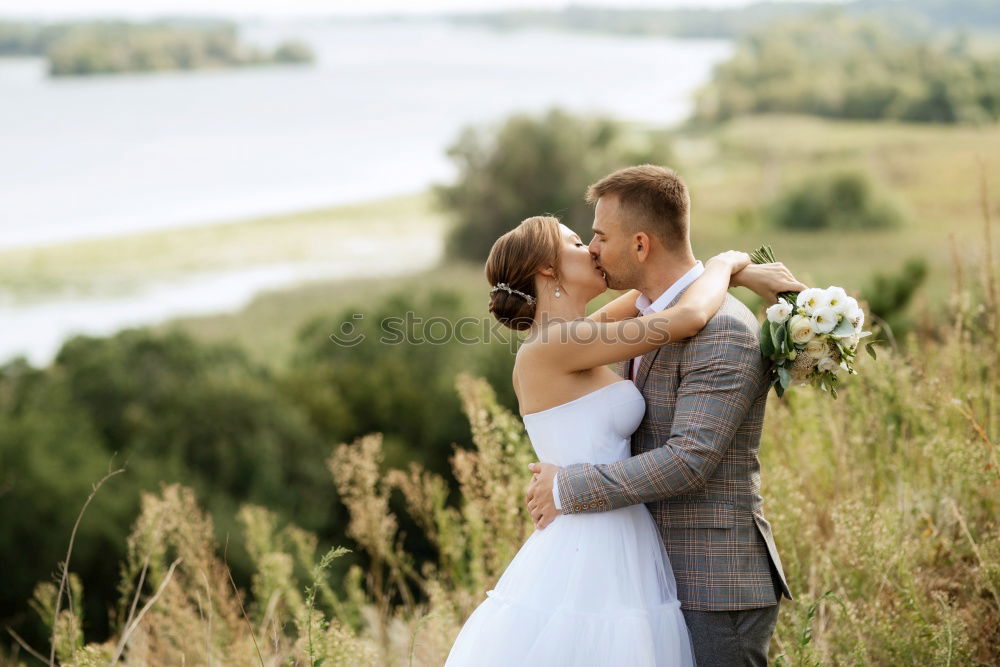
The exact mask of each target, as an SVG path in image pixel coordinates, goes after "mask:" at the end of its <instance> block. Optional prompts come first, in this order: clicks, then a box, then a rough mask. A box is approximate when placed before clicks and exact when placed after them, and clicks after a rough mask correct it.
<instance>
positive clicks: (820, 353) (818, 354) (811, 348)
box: [806, 338, 830, 361]
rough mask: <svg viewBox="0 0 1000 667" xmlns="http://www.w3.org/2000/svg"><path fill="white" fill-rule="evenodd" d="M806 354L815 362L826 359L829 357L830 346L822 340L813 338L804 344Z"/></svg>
mask: <svg viewBox="0 0 1000 667" xmlns="http://www.w3.org/2000/svg"><path fill="white" fill-rule="evenodd" d="M806 354H808V355H809V357H810V358H811V359H815V360H816V361H819V360H820V359H826V358H827V357H829V356H830V344H829V343H828V342H827V341H826V340H824V339H822V338H813V339H812V340H811V341H809V342H808V343H806Z"/></svg>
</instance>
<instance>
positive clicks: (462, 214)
mask: <svg viewBox="0 0 1000 667" xmlns="http://www.w3.org/2000/svg"><path fill="white" fill-rule="evenodd" d="M448 155H449V157H451V159H452V160H453V161H454V162H455V164H456V165H457V167H458V172H459V175H458V179H457V181H456V182H455V183H454V184H453V185H447V186H439V187H437V188H436V189H435V192H436V194H437V197H438V200H439V202H440V203H441V205H442V206H443V207H444V208H445V209H446V210H448V211H450V212H451V213H452V214H453V216H454V217H455V219H456V225H455V227H454V228H453V230H452V232H451V234H450V236H449V238H448V252H449V254H450V255H451V256H453V257H463V258H468V259H472V260H476V261H481V260H483V259H485V258H486V256H487V255H488V254H489V250H490V248H491V247H492V246H493V242H494V241H496V239H497V237H499V236H500V235H501V234H503V233H504V232H506V231H508V230H510V229H511V228H513V227H514V226H516V225H517V224H518V223H519V222H520V221H521V220H523V219H524V218H527V217H530V216H533V215H541V214H552V215H556V216H558V217H559V218H560V219H561V220H563V222H565V223H566V224H567V225H569V226H570V227H572V228H573V229H574V230H576V231H577V232H579V234H580V235H581V236H582V237H583V238H589V236H590V235H589V229H590V223H591V221H592V219H593V212H592V210H591V208H590V207H589V206H588V205H587V204H586V203H585V202H584V200H583V195H584V192H585V191H586V189H587V186H588V185H590V184H591V183H593V182H594V181H596V180H598V179H599V178H601V177H602V176H604V175H606V174H607V173H609V172H611V171H614V170H615V169H619V168H621V167H625V166H629V165H633V164H643V163H655V164H664V163H668V162H671V154H670V150H669V143H668V140H667V137H666V136H665V135H664V134H663V133H661V132H649V131H642V130H638V129H635V128H631V127H629V126H627V125H624V124H622V123H619V122H615V121H612V120H609V119H606V118H581V117H577V116H572V115H570V114H568V113H566V112H563V111H560V110H558V109H555V110H552V111H549V112H548V113H546V114H544V115H542V116H529V115H515V116H512V117H510V118H509V119H508V120H507V121H506V122H505V123H504V124H503V125H502V126H500V127H499V128H497V129H494V128H468V129H466V130H464V131H463V132H462V133H461V135H460V136H459V137H458V140H457V141H456V142H455V143H454V144H453V145H452V146H451V148H449V150H448Z"/></svg>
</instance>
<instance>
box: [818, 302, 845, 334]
mask: <svg viewBox="0 0 1000 667" xmlns="http://www.w3.org/2000/svg"><path fill="white" fill-rule="evenodd" d="M839 321H840V316H839V315H838V314H837V311H835V310H834V309H833V308H831V307H829V306H825V307H823V308H817V309H816V310H815V311H813V315H812V323H813V330H814V331H815V332H816V333H818V334H825V333H830V332H831V331H833V328H834V327H835V326H837V322H839Z"/></svg>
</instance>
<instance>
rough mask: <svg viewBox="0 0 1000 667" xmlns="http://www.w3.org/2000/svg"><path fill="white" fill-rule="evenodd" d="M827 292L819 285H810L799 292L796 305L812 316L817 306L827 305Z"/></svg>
mask: <svg viewBox="0 0 1000 667" xmlns="http://www.w3.org/2000/svg"><path fill="white" fill-rule="evenodd" d="M826 302H827V298H826V293H825V292H824V291H823V290H821V289H820V288H818V287H810V288H808V289H804V290H802V291H801V292H799V296H798V298H797V299H795V305H796V306H797V307H799V308H801V309H802V310H804V311H805V313H806V315H809V316H812V314H813V312H815V310H816V309H817V308H822V307H823V306H825V305H826Z"/></svg>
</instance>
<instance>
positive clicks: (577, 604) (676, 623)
mask: <svg viewBox="0 0 1000 667" xmlns="http://www.w3.org/2000/svg"><path fill="white" fill-rule="evenodd" d="M586 196H587V201H588V202H590V203H592V204H594V206H595V208H594V223H593V238H592V239H591V241H590V244H589V245H587V244H584V243H583V241H582V239H580V237H579V236H578V235H577V234H576V233H574V232H573V231H572V230H571V229H570V228H568V227H567V226H565V225H563V224H561V223H560V222H559V220H557V219H556V218H553V217H542V216H539V217H533V218H528V219H527V220H525V221H523V222H522V223H521V224H520V225H518V226H517V227H516V228H514V229H512V230H511V231H509V232H507V233H506V234H504V235H503V236H501V237H500V238H499V239H498V240H497V241H496V243H495V244H494V245H493V249H492V250H491V251H490V255H489V258H488V260H487V262H486V278H487V280H488V281H489V283H490V285H491V286H492V287H491V290H490V304H489V309H490V312H491V313H492V314H493V316H494V317H496V318H497V320H498V321H500V322H501V323H502V324H504V325H506V326H508V327H510V328H512V329H515V330H518V331H523V332H525V333H526V336H525V338H524V341H523V343H522V345H521V346H520V347H519V349H518V351H517V354H516V358H515V362H514V373H513V383H514V391H515V393H516V395H517V399H518V403H519V406H520V413H521V417H522V419H523V421H524V425H525V428H526V430H527V433H528V436H529V437H530V439H531V443H532V446H533V447H534V450H535V453H536V454H537V456H538V459H539V460H540V461H542V463H535V464H532V466H531V469H532V471H533V473H534V475H533V477H532V480H531V483H530V485H529V486H528V489H527V493H526V497H527V504H528V510H529V511H530V513H531V518H532V520H533V521H534V524H535V528H536V530H535V532H534V533H533V534H532V535H531V536H530V537H529V538H528V539H527V540H526V541H525V543H524V545H523V546H522V547H521V549H520V550H519V551H518V553H517V555H516V556H515V557H514V559H513V560H512V561H511V563H510V565H509V566H508V567H507V569H506V570H505V571H504V573H503V575H502V576H501V577H500V579H499V581H498V582H497V584H496V587H495V588H494V589H493V590H491V591H489V592H488V593H487V598H486V600H485V601H484V602H483V603H482V604H480V605H479V607H477V608H476V610H475V611H474V612H473V614H472V615H471V616H470V617H469V619H468V621H467V622H466V623H465V625H464V627H463V628H462V630H461V632H460V633H459V635H458V638H457V639H456V641H455V643H454V645H453V646H452V649H451V653H450V655H449V657H448V662H447V665H449V666H450V667H457V666H464V665H469V666H473V665H474V666H476V667H484V666H488V665H497V666H500V665H503V666H509V665H544V666H546V667H552V666H554V665H565V666H567V667H569V666H572V667H581V666H586V665H593V666H595V667H596V666H607V667H611V666H616V667H617V666H629V667H634V666H640V665H649V666H661V667H662V666H668V665H669V666H673V665H699V666H723V665H725V666H727V667H729V666H735V665H765V664H767V652H768V644H769V643H770V639H771V635H772V634H773V632H774V628H775V624H776V622H777V618H778V604H779V602H780V600H781V598H782V596H784V597H787V598H789V599H791V594H790V593H789V590H788V586H787V584H786V582H785V576H784V572H783V571H782V568H781V559H780V558H779V557H778V550H777V548H776V547H775V543H774V539H773V537H772V534H771V526H770V524H769V523H768V522H767V520H766V519H765V518H764V511H763V504H764V501H763V498H762V497H761V495H760V488H761V475H760V462H759V460H758V457H757V452H758V449H759V446H760V433H761V427H762V426H763V423H764V407H765V404H766V402H767V395H768V390H769V388H770V382H769V376H768V370H769V366H768V363H769V362H768V361H767V360H766V359H765V358H764V357H762V355H761V352H760V348H759V344H758V339H757V331H758V329H759V325H758V322H757V320H756V318H755V317H754V315H753V313H752V312H751V311H750V310H749V309H748V308H747V307H746V306H744V305H743V304H742V303H741V302H740V301H739V300H737V299H736V298H734V297H733V296H732V295H730V294H729V293H728V292H729V289H730V288H732V287H737V286H741V287H745V288H748V289H750V290H752V291H754V292H756V293H757V294H759V295H761V296H762V297H764V298H765V299H766V300H767V301H768V303H774V302H776V301H777V294H778V293H779V292H784V291H789V290H794V291H799V290H802V289H804V288H805V285H803V284H802V283H800V282H798V281H797V280H796V279H795V278H794V276H792V274H791V273H790V272H789V271H788V270H787V269H786V268H785V267H784V266H783V265H782V264H780V263H774V264H751V263H750V257H749V256H748V255H747V254H746V253H743V252H738V251H734V250H730V251H728V252H724V253H722V254H720V255H716V256H715V257H712V258H711V259H709V260H708V261H706V262H705V263H704V264H702V263H701V262H699V261H697V260H696V259H695V256H694V253H693V252H692V249H691V241H690V235H689V230H690V207H691V202H690V197H689V195H688V190H687V186H685V184H684V182H683V181H682V180H681V179H680V177H679V176H678V175H677V174H676V173H675V172H673V171H672V170H670V169H666V168H663V167H658V166H653V165H643V166H637V167H629V168H626V169H622V170H619V171H616V172H614V173H612V174H610V175H608V176H607V177H605V178H604V179H602V180H600V181H599V182H597V183H595V184H594V185H592V186H590V188H589V189H588V190H587V194H586ZM608 288H612V289H617V290H629V291H627V292H626V293H624V294H623V295H621V296H620V297H618V298H616V299H614V300H613V301H611V302H609V303H608V304H607V305H605V306H604V307H603V308H601V309H600V310H598V311H596V312H595V313H593V314H592V315H590V316H587V315H586V307H587V304H588V302H590V300H591V299H593V298H595V297H597V296H598V295H600V294H601V293H602V292H604V291H605V290H606V289H608ZM612 368H614V369H615V370H612Z"/></svg>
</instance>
